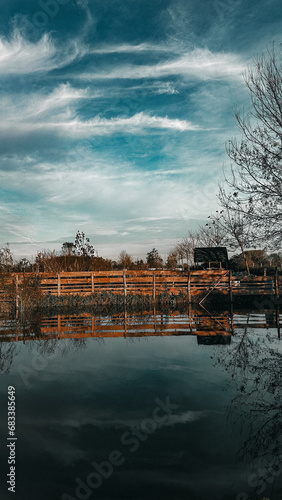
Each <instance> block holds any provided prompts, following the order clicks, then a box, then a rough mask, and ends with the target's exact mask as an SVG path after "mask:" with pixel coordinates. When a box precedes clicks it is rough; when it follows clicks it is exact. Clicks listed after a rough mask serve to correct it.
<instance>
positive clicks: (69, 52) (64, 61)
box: [0, 30, 84, 76]
mask: <svg viewBox="0 0 282 500" xmlns="http://www.w3.org/2000/svg"><path fill="white" fill-rule="evenodd" d="M83 54H84V49H83V48H82V46H81V44H80V45H79V44H78V43H77V42H76V41H73V42H72V43H69V44H68V45H66V46H65V47H63V48H61V49H60V50H58V49H57V48H56V46H55V44H54V42H53V41H52V39H51V37H50V36H49V35H48V34H45V35H43V36H42V38H41V39H40V40H39V41H38V42H30V41H28V40H26V39H25V38H23V37H22V36H21V34H20V33H19V31H17V30H15V31H14V32H13V35H12V36H11V37H10V39H9V40H8V39H6V38H4V37H0V75H2V76H5V75H23V74H32V73H38V72H48V71H52V70H54V69H57V68H61V67H64V66H67V65H68V64H70V63H71V62H73V61H74V60H75V59H76V58H77V57H78V56H79V57H81V56H82V55H83Z"/></svg>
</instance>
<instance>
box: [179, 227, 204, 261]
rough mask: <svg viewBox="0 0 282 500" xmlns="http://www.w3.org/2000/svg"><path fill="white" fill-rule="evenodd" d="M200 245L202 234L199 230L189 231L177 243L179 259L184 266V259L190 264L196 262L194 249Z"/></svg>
mask: <svg viewBox="0 0 282 500" xmlns="http://www.w3.org/2000/svg"><path fill="white" fill-rule="evenodd" d="M199 245H200V234H199V232H192V231H189V232H188V234H187V236H185V237H184V238H182V240H181V241H180V242H179V243H178V244H177V245H176V248H175V251H176V252H177V256H178V259H179V260H180V261H181V264H182V266H183V263H184V261H186V263H187V265H188V266H191V265H193V263H194V250H195V248H196V247H197V246H199Z"/></svg>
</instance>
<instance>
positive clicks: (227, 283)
mask: <svg viewBox="0 0 282 500" xmlns="http://www.w3.org/2000/svg"><path fill="white" fill-rule="evenodd" d="M32 280H38V282H39V285H38V286H39V289H40V290H41V291H42V292H43V294H48V293H49V294H52V295H57V296H61V295H74V294H79V295H91V294H94V293H102V292H111V293H115V294H123V295H125V296H126V295H127V294H141V295H150V296H152V297H153V298H155V297H156V296H158V295H160V294H161V293H164V292H166V291H167V292H168V293H170V294H172V293H174V294H175V295H179V294H180V293H181V292H182V293H184V294H187V295H188V296H190V295H197V294H201V293H204V292H209V291H213V290H217V291H220V292H222V293H225V294H228V293H232V294H234V295H236V294H242V295H244V294H245V295H276V296H278V295H279V288H280V287H281V276H280V277H279V276H278V274H276V275H275V276H253V277H250V276H249V277H244V278H243V279H239V278H237V277H236V276H232V274H231V272H230V271H226V270H208V271H200V270H197V271H194V270H193V271H191V272H190V273H188V272H183V271H160V270H155V271H153V270H148V271H129V270H124V271H97V272H91V271H89V272H70V273H68V272H61V273H38V274H31V273H25V274H23V273H17V274H16V273H9V274H6V275H0V300H1V298H2V300H9V297H10V299H11V297H12V296H13V294H14V295H17V294H18V293H20V291H21V290H22V289H23V288H24V287H25V286H33V285H32Z"/></svg>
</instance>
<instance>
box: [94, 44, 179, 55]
mask: <svg viewBox="0 0 282 500" xmlns="http://www.w3.org/2000/svg"><path fill="white" fill-rule="evenodd" d="M154 51H156V52H170V49H169V48H168V47H167V46H165V45H153V44H149V43H140V44H138V45H133V44H126V43H124V44H117V45H104V46H102V47H99V48H97V49H92V50H91V51H90V52H91V54H115V53H129V54H130V53H138V52H154Z"/></svg>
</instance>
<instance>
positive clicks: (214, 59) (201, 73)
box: [79, 49, 246, 80]
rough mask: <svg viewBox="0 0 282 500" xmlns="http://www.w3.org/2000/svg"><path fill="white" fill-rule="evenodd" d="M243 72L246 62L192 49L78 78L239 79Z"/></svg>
mask: <svg viewBox="0 0 282 500" xmlns="http://www.w3.org/2000/svg"><path fill="white" fill-rule="evenodd" d="M245 69H246V62H244V61H242V60H241V59H240V58H239V56H237V55H236V54H230V53H224V52H223V53H220V52H219V53H213V52H211V51H210V50H208V49H195V50H193V51H191V52H187V53H184V54H183V55H182V56H180V57H179V58H177V59H172V60H168V61H166V62H163V63H158V64H154V65H133V64H128V65H122V66H118V65H117V66H116V67H115V68H113V69H112V68H107V69H106V70H105V71H102V72H98V71H97V72H96V73H95V72H94V71H93V72H90V73H89V72H88V73H86V72H85V73H84V74H83V73H82V74H81V75H79V78H86V79H105V80H106V79H142V78H162V77H167V76H172V75H179V76H183V77H186V78H197V79H201V80H206V79H226V78H227V79H230V78H232V79H239V78H241V77H242V72H243V71H244V70H245Z"/></svg>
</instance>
